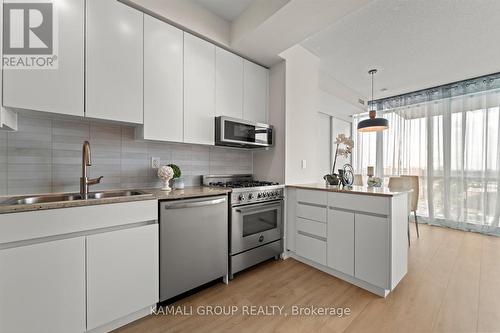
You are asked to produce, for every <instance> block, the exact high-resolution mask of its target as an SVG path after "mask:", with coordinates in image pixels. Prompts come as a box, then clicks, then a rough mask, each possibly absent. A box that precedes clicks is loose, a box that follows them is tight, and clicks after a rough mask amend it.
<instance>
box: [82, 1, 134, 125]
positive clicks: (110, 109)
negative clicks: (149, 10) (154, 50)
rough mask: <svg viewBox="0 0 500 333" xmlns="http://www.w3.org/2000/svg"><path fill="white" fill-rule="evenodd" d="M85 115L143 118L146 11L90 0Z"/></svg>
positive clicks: (131, 120) (88, 2)
mask: <svg viewBox="0 0 500 333" xmlns="http://www.w3.org/2000/svg"><path fill="white" fill-rule="evenodd" d="M85 85H86V107H85V115H86V116H87V117H91V118H99V119H108V120H116V121H123V122H129V123H139V124H142V122H143V14H142V13H141V12H140V11H138V10H135V9H133V8H131V7H129V6H127V5H124V4H123V3H121V2H119V1H116V0H87V48H86V82H85Z"/></svg>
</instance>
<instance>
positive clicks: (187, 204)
mask: <svg viewBox="0 0 500 333" xmlns="http://www.w3.org/2000/svg"><path fill="white" fill-rule="evenodd" d="M224 202H226V198H221V199H214V200H204V201H195V202H184V203H167V204H164V207H165V209H179V208H192V207H201V206H212V205H218V204H221V203H224Z"/></svg>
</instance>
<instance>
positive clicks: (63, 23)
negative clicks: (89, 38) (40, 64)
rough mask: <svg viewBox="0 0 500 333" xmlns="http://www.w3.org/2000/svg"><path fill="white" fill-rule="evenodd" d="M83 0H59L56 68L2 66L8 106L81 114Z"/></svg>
mask: <svg viewBox="0 0 500 333" xmlns="http://www.w3.org/2000/svg"><path fill="white" fill-rule="evenodd" d="M84 3H85V1H84V0H58V1H57V2H54V4H55V8H56V10H57V16H55V17H56V18H57V20H58V21H57V24H58V29H57V30H58V35H57V36H55V38H57V41H56V42H57V43H55V45H57V46H56V47H57V53H56V54H57V55H58V68H57V69H32V70H30V69H4V70H3V72H4V73H3V74H4V76H3V104H4V106H7V107H13V108H20V109H28V110H36V111H45V112H53V113H60V114H69V115H75V116H83V112H84V111H83V108H84V97H83V96H84V89H83V84H84V75H83V72H84V60H83V59H84V13H85V10H84V8H85V6H84Z"/></svg>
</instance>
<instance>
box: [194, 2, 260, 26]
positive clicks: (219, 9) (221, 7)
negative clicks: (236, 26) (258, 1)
mask: <svg viewBox="0 0 500 333" xmlns="http://www.w3.org/2000/svg"><path fill="white" fill-rule="evenodd" d="M193 1H194V2H195V3H197V4H199V5H200V6H203V7H205V8H206V9H208V10H209V11H211V12H212V13H214V14H215V15H218V16H220V17H222V18H223V19H225V20H226V21H229V22H232V21H234V20H235V19H236V18H237V17H238V16H240V14H241V13H243V11H245V9H247V7H248V6H249V5H250V3H251V2H252V1H253V0H193Z"/></svg>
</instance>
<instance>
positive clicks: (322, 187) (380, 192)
mask: <svg viewBox="0 0 500 333" xmlns="http://www.w3.org/2000/svg"><path fill="white" fill-rule="evenodd" d="M287 187H292V188H300V189H305V190H318V191H328V192H339V193H349V194H360V195H371V196H379V197H393V196H396V195H400V194H404V193H410V192H412V190H408V191H391V190H390V189H389V188H388V187H367V186H353V187H352V188H350V189H348V188H341V187H338V186H334V185H326V184H324V183H313V184H297V185H287Z"/></svg>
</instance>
